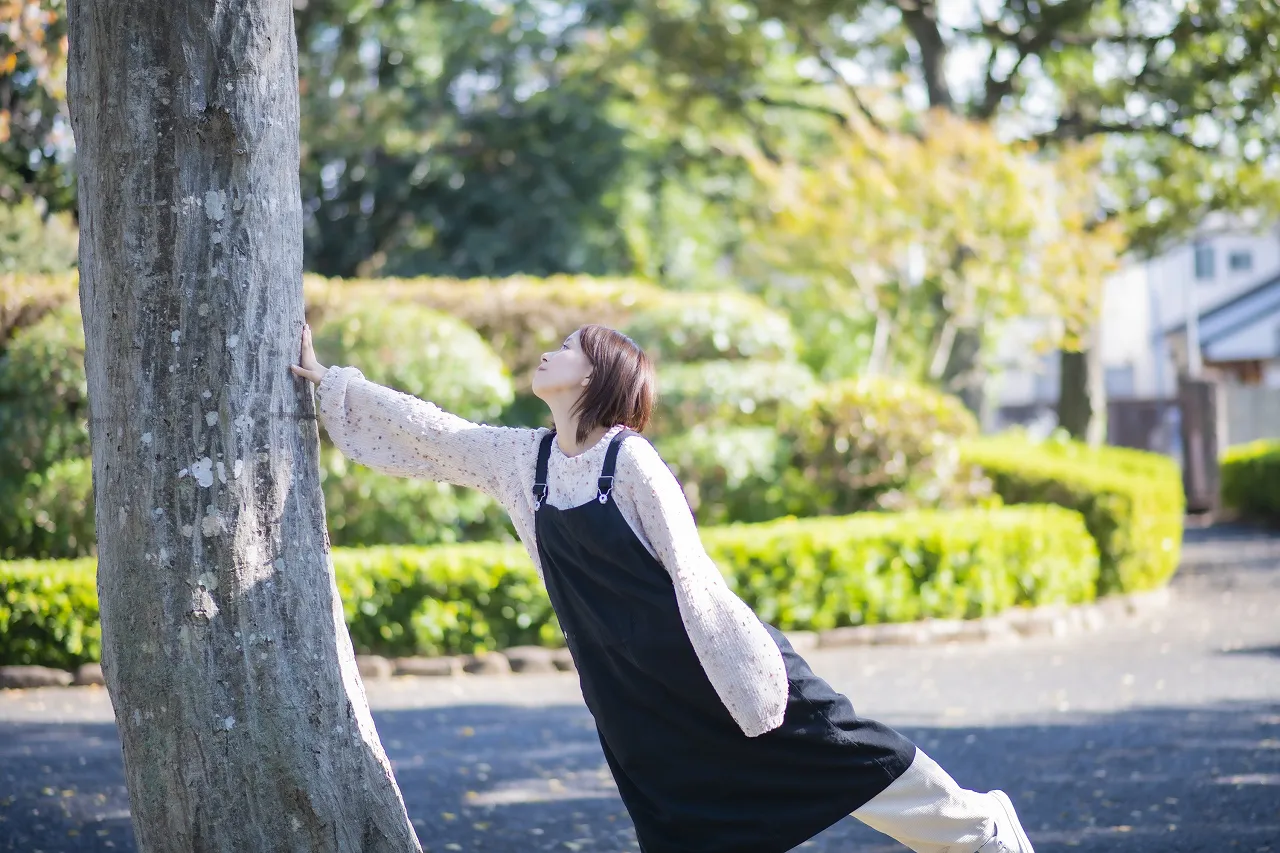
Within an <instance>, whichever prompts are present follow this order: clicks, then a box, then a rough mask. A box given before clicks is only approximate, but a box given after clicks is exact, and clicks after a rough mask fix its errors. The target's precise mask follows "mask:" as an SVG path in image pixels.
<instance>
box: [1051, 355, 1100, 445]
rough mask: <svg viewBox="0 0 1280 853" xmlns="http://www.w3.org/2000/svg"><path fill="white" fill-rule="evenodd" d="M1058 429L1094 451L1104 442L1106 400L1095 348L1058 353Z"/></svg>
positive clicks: (1098, 358)
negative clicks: (1061, 429)
mask: <svg viewBox="0 0 1280 853" xmlns="http://www.w3.org/2000/svg"><path fill="white" fill-rule="evenodd" d="M1060 357H1061V365H1062V371H1061V374H1060V376H1059V379H1058V426H1060V427H1061V428H1063V429H1065V430H1066V431H1067V433H1068V434H1069V435H1070V436H1071V437H1072V438H1074V439H1076V440H1077V441H1083V442H1086V443H1088V444H1091V445H1094V446H1095V447H1096V446H1098V445H1101V444H1104V443H1105V442H1106V438H1107V398H1106V387H1105V384H1104V382H1103V376H1102V362H1101V359H1100V357H1099V353H1098V350H1097V347H1096V346H1086V347H1083V348H1081V349H1080V350H1079V351H1072V350H1061V351H1060Z"/></svg>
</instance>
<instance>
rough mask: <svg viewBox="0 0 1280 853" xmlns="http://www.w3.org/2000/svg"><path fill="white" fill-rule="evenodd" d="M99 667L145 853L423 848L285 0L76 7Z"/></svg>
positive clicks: (72, 84)
mask: <svg viewBox="0 0 1280 853" xmlns="http://www.w3.org/2000/svg"><path fill="white" fill-rule="evenodd" d="M68 12H69V26H70V57H69V63H70V66H69V81H68V82H69V88H68V95H69V97H68V100H69V105H70V111H71V119H72V128H73V130H74V133H75V139H76V145H77V157H78V160H79V181H80V183H79V191H80V229H81V231H80V233H81V241H80V302H81V308H82V310H83V314H84V325H85V338H86V353H85V367H86V371H87V373H88V381H89V405H90V413H91V433H92V442H93V479H94V495H95V499H96V502H97V533H98V551H99V562H98V566H99V567H98V595H99V604H100V607H101V618H102V632H103V638H102V639H103V643H102V645H103V661H102V663H103V672H104V675H105V676H106V682H107V688H108V690H109V691H110V696H111V702H112V704H113V706H114V708H115V715H116V723H117V726H118V728H119V732H120V739H121V744H122V747H123V752H124V763H125V776H126V780H127V783H128V789H129V798H130V805H131V807H132V813H133V827H134V831H135V834H136V837H137V842H138V847H139V850H141V851H146V853H151V851H170V850H171V851H182V853H191V851H225V853H247V852H248V851H356V850H359V851H410V850H418V849H419V847H418V843H417V839H416V838H415V836H414V832H413V829H412V826H411V825H410V822H409V819H408V815H407V814H406V811H405V808H404V803H403V800H402V799H401V797H400V791H399V789H398V788H397V786H396V783H395V779H394V778H393V776H392V773H391V768H390V764H389V762H388V761H387V757H386V755H385V753H384V752H383V749H382V745H381V744H380V743H379V741H378V737H377V733H376V732H375V731H374V726H373V720H372V718H371V716H370V714H369V707H368V703H367V701H366V699H365V694H364V688H363V686H362V684H361V682H360V678H359V675H358V674H357V671H356V666H355V659H354V656H353V654H352V648H351V641H350V637H349V635H348V634H347V631H346V626H345V624H344V622H343V618H342V610H341V606H340V602H339V601H338V598H337V588H336V585H335V583H334V577H333V569H332V566H331V564H330V563H329V559H328V550H329V546H328V539H327V537H326V535H325V517H324V505H323V501H322V498H321V492H320V482H319V473H318V459H317V431H316V418H315V407H314V403H313V399H312V395H311V391H310V390H309V387H308V386H306V383H304V382H303V381H302V380H299V379H296V378H294V377H293V376H292V375H291V374H290V373H289V370H288V365H289V364H290V363H291V362H292V361H293V360H294V359H295V356H296V352H297V349H298V340H299V335H300V332H301V328H302V323H303V303H302V282H301V273H302V217H301V208H300V205H301V203H300V198H299V188H298V96H297V79H298V78H297V48H296V45H295V41H294V33H293V18H292V15H293V13H292V7H291V5H290V3H289V0H243V2H238V3H224V2H217V0H115V2H101V0H100V2H89V0H78V1H77V2H72V3H71V4H70V8H69V10H68Z"/></svg>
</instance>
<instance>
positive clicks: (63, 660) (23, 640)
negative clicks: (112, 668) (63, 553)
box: [0, 559, 102, 669]
mask: <svg viewBox="0 0 1280 853" xmlns="http://www.w3.org/2000/svg"><path fill="white" fill-rule="evenodd" d="M96 563H97V561H96V560H93V559H80V560H16V561H12V562H0V665H5V664H35V665H39V666H52V667H57V668H59V669H75V668H76V667H77V666H79V665H80V664H82V663H86V662H88V661H96V660H100V659H101V654H102V629H101V626H100V625H99V624H98V586H97V577H96V576H95V566H96Z"/></svg>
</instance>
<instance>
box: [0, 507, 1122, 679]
mask: <svg viewBox="0 0 1280 853" xmlns="http://www.w3.org/2000/svg"><path fill="white" fill-rule="evenodd" d="M703 541H704V542H705V544H706V547H707V552H708V553H709V554H710V555H711V557H712V559H714V560H715V561H716V563H717V565H719V566H720V568H721V570H722V571H723V572H724V574H725V577H726V579H727V580H728V582H729V584H730V585H731V586H732V587H733V588H734V589H735V590H736V591H737V592H738V594H739V595H741V596H742V597H743V599H744V600H745V601H747V603H748V604H750V605H751V606H752V607H753V608H755V610H756V612H758V613H759V614H760V616H761V617H762V618H764V619H765V620H766V621H768V622H770V623H771V624H774V625H776V626H778V627H780V628H783V629H786V630H793V629H812V630H822V629H826V628H833V627H838V626H843V625H859V624H871V623H879V622H892V621H907V620H914V619H918V618H922V617H941V618H972V617H978V616H984V615H988V614H992V613H996V612H999V611H1000V610H1004V609H1006V608H1009V607H1013V606H1017V605H1039V604H1048V603H1071V602H1081V601H1087V600H1090V599H1092V598H1093V597H1094V592H1095V582H1096V579H1097V574H1098V555H1097V551H1096V550H1095V548H1094V546H1093V540H1092V539H1090V537H1089V536H1088V535H1087V531H1086V530H1085V527H1084V522H1083V520H1082V519H1081V518H1080V516H1079V515H1078V514H1077V513H1074V512H1071V511H1068V510H1063V509H1060V508H1057V507H1019V508H1008V509H997V510H971V511H964V512H956V513H938V512H919V513H904V514H900V515H888V514H867V515H858V516H849V517H845V518H823V519H803V520H796V519H785V520H779V521H774V522H769V523H767V524H757V525H730V526H726V527H720V528H710V529H707V530H705V531H704V532H703ZM333 561H334V569H335V572H336V574H337V579H338V588H339V594H340V596H341V598H342V602H343V608H344V613H345V616H346V620H347V624H348V627H349V629H350V632H351V637H352V641H353V643H354V644H355V646H356V648H357V649H358V650H360V651H364V652H375V653H380V654H386V655H407V654H439V653H461V652H471V651H476V650H481V649H498V648H505V647H508V646H513V645H523V644H542V645H555V644H557V643H558V642H559V641H560V639H561V638H560V633H559V629H558V627H557V625H556V623H555V620H554V614H553V613H552V610H551V606H550V603H549V602H548V600H547V597H546V594H545V592H544V590H543V588H542V586H541V584H540V583H539V582H538V579H537V577H536V575H535V573H534V571H533V566H532V564H531V563H530V561H529V559H528V557H527V555H526V554H525V552H524V550H523V548H522V547H521V546H519V545H516V544H505V545H504V544H496V543H475V544H467V545H450V546H438V547H432V548H412V547H402V548H392V547H383V548H368V549H356V550H348V549H335V551H334V552H333ZM94 566H95V563H94V561H93V560H91V559H82V560H75V561H45V562H41V561H33V560H28V561H13V562H0V664H6V663H33V664H44V665H48V666H57V667H66V668H70V667H73V666H75V665H76V664H79V663H81V662H84V661H89V660H96V659H97V658H98V654H99V650H100V642H101V638H100V634H99V632H98V608H97V599H96V590H95V577H94Z"/></svg>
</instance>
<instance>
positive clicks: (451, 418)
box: [292, 327, 535, 501]
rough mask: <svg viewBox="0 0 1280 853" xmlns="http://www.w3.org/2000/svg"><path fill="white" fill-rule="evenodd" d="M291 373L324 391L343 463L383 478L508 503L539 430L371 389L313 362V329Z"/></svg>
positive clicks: (325, 415)
mask: <svg viewBox="0 0 1280 853" xmlns="http://www.w3.org/2000/svg"><path fill="white" fill-rule="evenodd" d="M292 370H293V372H294V373H295V374H296V375H298V376H302V377H304V378H306V379H308V380H310V381H312V382H314V383H316V384H317V385H318V386H319V393H320V423H321V424H322V425H323V426H324V428H325V430H326V431H327V432H328V433H329V437H330V438H331V439H333V443H334V444H335V445H336V446H337V448H338V449H339V450H341V451H342V453H343V454H344V455H345V456H348V457H350V458H351V459H353V460H355V461H356V462H359V463H360V464H362V465H367V466H369V467H370V468H374V469H376V470H378V471H382V472H383V473H387V474H393V475H396V476H401V477H423V478H425V479H428V480H437V481H440V482H445V483H453V484H455V485H459V486H469V487H471V488H475V489H480V490H481V491H483V492H486V493H487V494H489V495H490V496H492V497H494V498H497V499H498V500H499V501H505V500H506V499H507V498H509V497H510V494H509V493H510V492H511V490H512V489H513V488H518V485H516V484H515V482H514V479H513V478H514V474H515V465H516V464H518V460H521V459H522V458H523V457H524V456H526V455H527V450H528V447H529V446H530V445H532V443H533V441H534V440H535V439H534V436H535V431H534V430H529V429H511V428H506V427H494V426H487V425H483V424H475V423H472V422H471V421H468V420H466V419H465V418H461V417H458V416H457V415H454V414H450V413H449V412H446V411H445V410H444V409H441V408H440V407H439V406H437V405H435V404H434V403H428V402H426V401H424V400H419V399H418V398H416V397H412V396H410V395H408V394H403V393H401V392H399V391H395V390H392V389H391V388H386V387H383V386H381V385H378V384H376V383H373V382H369V381H368V380H366V379H365V378H364V375H363V374H361V373H360V371H359V370H357V369H356V368H354V367H330V368H325V367H323V366H322V365H320V363H319V362H317V361H316V359H315V352H314V350H313V349H312V345H311V330H310V327H307V328H304V329H303V332H302V352H301V358H300V359H299V364H297V365H294V366H293V367H292Z"/></svg>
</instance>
